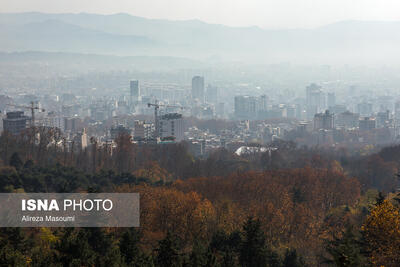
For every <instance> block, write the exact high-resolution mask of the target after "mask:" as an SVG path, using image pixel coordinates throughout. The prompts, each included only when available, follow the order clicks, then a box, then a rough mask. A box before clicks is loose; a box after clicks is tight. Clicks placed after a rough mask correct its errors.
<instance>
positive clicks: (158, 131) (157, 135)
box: [147, 100, 185, 138]
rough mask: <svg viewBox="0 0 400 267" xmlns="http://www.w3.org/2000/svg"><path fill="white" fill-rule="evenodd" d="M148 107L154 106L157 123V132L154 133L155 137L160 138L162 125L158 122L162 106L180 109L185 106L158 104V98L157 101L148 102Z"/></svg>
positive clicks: (155, 122) (155, 123)
mask: <svg viewBox="0 0 400 267" xmlns="http://www.w3.org/2000/svg"><path fill="white" fill-rule="evenodd" d="M147 106H148V107H154V125H155V134H154V138H158V137H159V135H160V128H159V127H160V125H159V122H158V110H159V109H160V107H165V108H180V109H184V108H185V107H182V106H173V105H161V104H158V101H157V100H156V101H155V103H154V104H153V103H148V104H147Z"/></svg>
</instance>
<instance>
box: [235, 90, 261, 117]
mask: <svg viewBox="0 0 400 267" xmlns="http://www.w3.org/2000/svg"><path fill="white" fill-rule="evenodd" d="M257 103H258V101H257V97H254V96H248V95H241V96H235V117H236V119H256V116H257Z"/></svg>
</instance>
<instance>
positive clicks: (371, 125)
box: [358, 117, 376, 131]
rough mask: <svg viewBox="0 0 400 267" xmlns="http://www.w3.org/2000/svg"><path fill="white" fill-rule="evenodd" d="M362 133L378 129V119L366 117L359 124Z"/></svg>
mask: <svg viewBox="0 0 400 267" xmlns="http://www.w3.org/2000/svg"><path fill="white" fill-rule="evenodd" d="M358 124H359V128H360V131H369V130H372V129H375V128H376V119H375V118H372V117H364V118H362V119H360V120H359V122H358Z"/></svg>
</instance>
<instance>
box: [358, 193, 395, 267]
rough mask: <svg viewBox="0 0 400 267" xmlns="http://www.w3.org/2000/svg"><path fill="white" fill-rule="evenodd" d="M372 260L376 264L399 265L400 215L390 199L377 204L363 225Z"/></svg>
mask: <svg viewBox="0 0 400 267" xmlns="http://www.w3.org/2000/svg"><path fill="white" fill-rule="evenodd" d="M361 229H362V233H363V236H364V238H365V242H366V245H367V247H366V248H367V251H368V253H369V256H370V261H371V262H372V264H373V265H375V266H398V263H399V262H400V251H399V247H400V215H399V211H398V208H396V207H395V206H394V205H393V204H392V203H391V202H390V201H389V200H384V201H383V202H382V203H381V204H380V205H377V206H376V207H375V208H374V209H373V210H372V211H371V213H370V215H369V216H368V217H367V219H366V221H365V223H364V224H363V226H362V228H361Z"/></svg>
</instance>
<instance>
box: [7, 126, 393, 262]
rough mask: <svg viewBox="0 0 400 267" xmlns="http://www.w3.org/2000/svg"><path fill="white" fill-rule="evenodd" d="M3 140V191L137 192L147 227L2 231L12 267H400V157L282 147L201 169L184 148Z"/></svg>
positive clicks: (46, 134)
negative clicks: (399, 186)
mask: <svg viewBox="0 0 400 267" xmlns="http://www.w3.org/2000/svg"><path fill="white" fill-rule="evenodd" d="M37 130H38V131H40V133H41V134H40V139H38V138H37V137H35V135H32V134H31V133H30V132H29V131H27V132H26V133H25V134H24V135H22V136H18V137H16V136H11V135H8V134H7V133H3V134H2V136H1V137H0V157H1V162H0V165H1V167H0V190H1V192H137V193H140V201H141V203H140V210H141V211H140V212H141V218H140V227H139V228H132V229H127V228H75V229H74V228H2V229H0V263H1V266H282V267H283V266H285V267H289V266H290V267H296V266H368V265H371V266H397V265H396V264H397V263H398V262H399V260H400V253H399V251H398V249H397V248H398V245H399V240H400V214H399V201H398V199H399V198H398V196H397V191H396V190H397V184H398V182H397V179H398V178H397V173H398V168H399V163H400V162H399V157H400V156H399V155H400V147H395V146H394V147H388V148H383V149H381V150H379V151H378V152H368V151H366V150H362V151H346V150H344V149H342V150H334V149H317V148H314V149H310V148H306V147H301V148H300V147H297V146H296V144H295V143H290V142H277V143H275V144H274V145H275V146H276V147H278V149H277V150H276V151H273V153H272V154H271V156H269V154H268V153H264V154H262V153H261V154H253V155H247V156H242V157H239V156H236V155H234V154H233V153H232V152H230V151H227V150H225V149H219V150H216V151H215V152H214V153H212V154H211V155H210V156H209V157H208V158H206V159H197V158H194V157H193V156H192V155H191V154H190V153H189V150H188V148H187V145H186V144H185V143H178V144H168V145H158V146H156V145H140V146H139V145H136V144H133V143H131V142H130V137H129V136H125V135H120V136H119V137H118V138H117V140H116V144H117V146H116V147H114V148H110V147H106V146H105V147H100V146H98V145H97V143H96V141H95V140H94V139H92V140H91V143H90V145H89V147H87V148H86V149H84V150H80V149H77V148H74V146H73V145H72V146H70V147H68V148H67V147H66V144H65V146H63V145H62V144H63V142H62V140H61V139H60V141H61V142H60V143H59V144H61V145H57V143H56V142H54V140H57V138H58V137H59V135H58V133H57V132H56V131H52V130H48V129H37Z"/></svg>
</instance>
